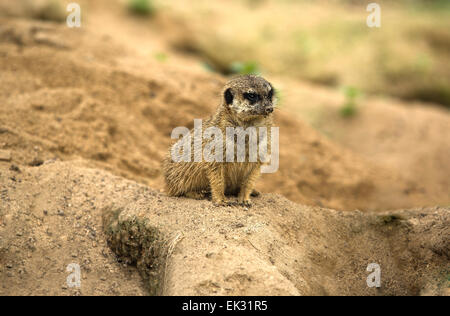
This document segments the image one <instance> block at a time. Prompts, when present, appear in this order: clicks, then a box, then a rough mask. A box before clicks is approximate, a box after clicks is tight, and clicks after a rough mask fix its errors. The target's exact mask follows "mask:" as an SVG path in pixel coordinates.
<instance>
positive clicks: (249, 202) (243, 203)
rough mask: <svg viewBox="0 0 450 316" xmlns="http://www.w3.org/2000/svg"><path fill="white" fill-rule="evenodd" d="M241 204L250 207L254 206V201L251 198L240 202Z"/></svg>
mask: <svg viewBox="0 0 450 316" xmlns="http://www.w3.org/2000/svg"><path fill="white" fill-rule="evenodd" d="M239 205H240V206H244V207H248V208H250V207H252V202H251V201H250V200H245V201H242V202H239Z"/></svg>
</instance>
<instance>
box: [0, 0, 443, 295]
mask: <svg viewBox="0 0 450 316" xmlns="http://www.w3.org/2000/svg"><path fill="white" fill-rule="evenodd" d="M114 8H115V7H114V6H112V10H111V12H113V13H111V14H115V13H114V12H115V11H114V10H115V9H114ZM91 9H92V10H93V11H92V12H91V14H92V15H93V14H94V13H93V12H95V6H94V5H92V8H91ZM108 14H109V13H105V12H103V11H101V12H100V11H98V15H96V16H98V19H96V20H95V21H92V22H90V23H87V26H86V27H83V28H81V29H72V30H71V29H68V28H66V27H65V26H64V25H61V24H57V23H52V22H42V21H37V20H30V19H27V18H25V19H24V18H20V17H19V18H16V17H1V18H0V69H1V77H0V100H1V106H0V175H1V176H0V185H1V186H0V196H1V204H0V284H1V288H0V291H1V292H0V294H5V295H11V294H21V295H25V294H43V295H48V294H57V295H64V294H69V295H74V294H75V295H76V294H82V295H114V294H117V295H127V294H133V295H134V294H136V295H145V294H149V293H150V294H164V295H176V294H200V295H209V294H234V295H242V294H275V295H279V294H289V295H291V294H292V295H297V294H303V295H308V294H316V295H317V294H331V295H332V294H341V295H344V294H353V295H354V294H364V295H389V294H398V295H405V294H412V295H418V294H424V295H426V294H444V295H445V294H448V289H447V287H448V271H449V268H450V267H449V264H448V262H449V260H448V254H449V248H448V246H449V244H448V239H449V238H448V237H449V235H450V234H449V230H448V227H449V225H448V221H449V209H448V207H446V206H448V205H449V202H450V198H449V190H448V178H449V175H450V171H449V165H448V163H446V162H447V160H448V159H447V158H448V153H449V148H450V141H449V137H448V133H446V131H447V130H448V125H449V122H450V116H449V115H448V112H445V111H443V110H439V109H434V108H430V107H428V106H426V105H420V104H416V105H415V107H414V109H407V108H406V106H407V104H404V103H400V102H398V101H395V100H388V99H382V100H378V99H368V100H366V101H365V106H364V108H363V110H362V111H361V113H362V115H361V117H358V118H357V119H354V120H353V121H351V122H350V123H346V122H342V121H341V119H340V118H339V117H335V116H333V114H332V113H334V112H332V111H327V109H330V108H333V107H335V108H336V107H337V106H338V104H339V102H340V100H339V97H338V93H336V92H333V91H331V90H330V91H328V90H326V89H321V88H320V89H319V88H315V87H309V86H307V85H305V84H302V83H292V82H288V81H283V79H278V78H274V82H275V83H277V82H278V83H279V84H281V85H284V87H285V88H284V90H285V91H292V92H290V93H288V94H287V95H286V98H285V99H284V102H285V106H283V107H282V108H281V109H280V110H279V111H277V113H276V122H277V124H278V126H280V170H279V171H278V172H277V173H275V174H270V175H265V176H264V177H263V178H262V179H261V181H260V182H259V184H258V187H259V189H260V190H261V191H263V192H267V193H271V194H264V195H263V196H262V197H261V198H259V199H257V200H256V205H255V206H254V207H253V208H252V209H250V210H245V209H243V208H225V209H221V208H213V207H211V204H210V202H209V201H192V200H187V199H170V198H167V197H166V196H165V195H164V192H163V188H164V185H163V180H162V174H161V170H160V163H161V160H162V158H163V156H164V155H165V153H166V150H167V148H168V146H169V144H170V142H171V140H170V137H169V136H170V132H171V131H172V129H173V128H174V127H177V126H187V127H192V125H193V119H194V118H202V117H206V116H207V115H209V114H211V113H213V111H214V109H215V107H216V106H217V104H218V103H219V102H220V101H219V98H220V95H219V92H220V89H221V86H222V84H223V83H224V82H225V80H226V79H225V78H223V77H221V76H219V75H216V74H212V73H208V72H205V71H204V70H202V69H201V68H200V67H191V66H192V60H191V59H192V58H191V57H186V58H185V57H183V56H177V55H175V57H174V58H173V61H171V62H160V61H157V60H155V59H154V58H144V56H145V54H146V52H147V53H150V52H148V51H147V47H162V46H164V45H165V44H164V42H163V41H162V40H161V38H158V37H157V36H156V35H155V33H157V31H155V27H156V26H158V23H163V24H164V25H166V24H167V23H168V22H167V21H166V20H165V18H161V19H162V21H160V20H159V19H156V20H155V21H152V22H149V29H151V30H153V31H149V30H148V29H146V28H143V27H142V25H139V26H138V25H137V24H135V22H133V20H132V18H131V17H122V18H123V24H124V25H126V26H125V27H122V31H119V29H120V28H121V27H120V25H118V24H117V23H114V18H113V16H110V15H108ZM100 24H101V25H102V28H99V25H100ZM152 27H153V28H152ZM141 29H142V31H140V30H141ZM127 31H128V32H130V33H131V34H134V35H132V36H129V38H127V37H126V36H125V34H127V33H126V32H127ZM131 31H133V32H131ZM139 32H142V33H139ZM116 34H117V36H115V35H116ZM139 35H141V40H142V39H143V38H145V40H142V42H143V44H142V45H138V44H137V43H138V39H139ZM269 80H270V78H269ZM286 87H289V89H286ZM301 104H306V105H301ZM308 104H311V106H309V105H308ZM316 105H317V106H316ZM311 109H313V110H311ZM315 111H324V112H327V113H329V116H325V118H326V119H324V118H323V116H322V117H321V119H320V120H317V119H316V116H314V115H315V113H316V112H315ZM311 113H313V114H311ZM344 126H345V127H346V126H349V127H350V128H349V129H348V130H346V131H345V129H344V128H343V127H344ZM313 127H315V128H317V129H318V130H316V129H314V128H313ZM324 134H325V135H324ZM327 135H328V136H327ZM273 193H278V194H281V195H283V196H284V197H282V196H281V195H277V194H273ZM286 198H287V199H289V200H291V201H293V202H291V201H289V200H287V199H286ZM294 202H297V203H300V204H295V203H294ZM424 206H428V207H424ZM332 209H335V210H336V211H335V210H332ZM356 209H359V211H356ZM400 209H413V210H410V211H406V210H400ZM386 210H398V211H395V212H392V211H391V212H386ZM111 214H113V215H114V216H111ZM141 223H144V224H141ZM135 225H137V226H136V227H137V228H136V227H135ZM130 236H132V237H133V238H131V237H130ZM130 238H131V239H133V240H132V241H130ZM107 241H108V244H109V246H110V247H108V244H107ZM142 245H145V246H146V247H144V248H145V249H151V252H150V253H148V252H145V251H144V252H142V251H140V250H139V249H141V248H143V247H142ZM147 246H151V247H147ZM371 262H377V263H379V264H380V265H381V266H382V269H383V275H385V277H384V279H383V280H384V281H383V282H384V283H383V285H384V286H383V287H382V288H381V289H380V290H376V289H369V288H367V286H366V285H365V277H366V276H367V272H366V271H365V268H366V267H367V264H369V263H371ZM70 263H77V264H80V266H81V268H82V275H83V279H82V283H83V285H82V287H81V288H80V289H71V288H68V287H67V286H66V285H65V279H66V277H67V274H68V273H67V272H66V270H65V269H66V267H67V265H68V264H70ZM127 263H132V264H133V265H131V266H130V265H127ZM139 275H140V276H141V277H140V276H139ZM267 276H269V277H267Z"/></svg>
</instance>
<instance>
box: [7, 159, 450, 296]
mask: <svg viewBox="0 0 450 316" xmlns="http://www.w3.org/2000/svg"><path fill="white" fill-rule="evenodd" d="M1 173H2V177H1V178H0V179H1V180H0V192H1V193H2V199H3V203H2V213H1V214H2V215H1V217H0V222H1V225H0V260H1V265H0V281H1V282H0V284H1V287H0V294H2V295H5V294H8V295H11V294H19V295H21V294H56V295H66V294H81V295H106V294H109V295H111V294H123V295H125V294H138V295H141V294H145V293H151V294H164V295H210V294H217V295H219V294H226V295H298V294H303V295H323V294H325V295H334V294H335V295H344V294H347V295H356V294H363V295H392V294H395V295H407V294H409V295H418V294H424V295H425V294H448V293H446V292H445V291H446V286H447V283H446V282H447V274H446V273H447V272H446V271H448V268H450V267H449V264H448V262H449V258H448V253H449V248H448V242H447V240H446V238H447V237H448V235H449V233H450V232H449V227H450V225H449V224H450V210H449V209H448V208H439V207H436V208H428V209H426V208H423V209H416V210H410V211H398V212H395V213H383V214H364V213H361V212H339V211H334V210H330V209H323V208H313V207H307V206H302V205H298V204H295V203H292V202H290V201H288V200H287V199H285V198H283V197H282V196H279V195H276V194H267V195H266V194H265V195H263V196H262V197H260V198H256V199H255V207H254V208H252V209H250V210H245V209H244V208H241V207H239V208H231V207H230V208H216V207H212V206H211V203H210V202H209V201H195V200H190V199H184V198H168V197H166V196H165V195H164V194H161V193H159V192H156V191H153V190H151V189H149V188H148V187H146V186H143V185H139V184H137V183H135V182H132V181H127V180H124V179H123V178H120V177H117V176H113V175H111V174H109V173H107V172H103V171H99V170H95V169H88V168H85V167H83V166H82V163H75V162H71V163H47V164H45V165H43V166H41V167H37V168H26V169H24V170H22V171H21V172H20V173H18V172H17V171H2V172H1ZM102 216H103V223H104V224H103V226H102ZM106 240H108V242H109V245H110V246H111V248H112V249H113V250H114V252H115V253H113V252H112V251H111V250H110V249H109V248H108V247H107V244H106ZM115 255H118V257H116V256H115ZM72 263H75V264H79V265H80V267H81V276H82V279H81V288H79V289H75V288H68V287H67V285H66V278H67V276H68V275H69V272H67V271H66V267H67V265H69V264H72ZM125 263H135V264H136V266H137V269H138V271H139V272H140V274H141V275H142V277H143V280H144V282H142V281H140V280H139V279H137V276H138V274H137V273H134V271H135V268H132V267H129V266H127V265H125V266H124V264H125ZM370 263H378V264H379V265H380V267H381V271H382V279H381V280H382V286H381V288H380V289H376V288H368V287H367V285H366V278H367V276H368V275H369V273H368V272H366V268H367V266H368V264H370Z"/></svg>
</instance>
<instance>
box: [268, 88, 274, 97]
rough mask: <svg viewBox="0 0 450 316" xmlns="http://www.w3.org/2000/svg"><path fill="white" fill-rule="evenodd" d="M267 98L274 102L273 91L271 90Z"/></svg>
mask: <svg viewBox="0 0 450 316" xmlns="http://www.w3.org/2000/svg"><path fill="white" fill-rule="evenodd" d="M267 97H268V98H269V99H270V100H272V98H273V89H270V91H269V94H268V95H267Z"/></svg>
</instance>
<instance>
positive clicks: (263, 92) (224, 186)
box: [163, 75, 275, 207]
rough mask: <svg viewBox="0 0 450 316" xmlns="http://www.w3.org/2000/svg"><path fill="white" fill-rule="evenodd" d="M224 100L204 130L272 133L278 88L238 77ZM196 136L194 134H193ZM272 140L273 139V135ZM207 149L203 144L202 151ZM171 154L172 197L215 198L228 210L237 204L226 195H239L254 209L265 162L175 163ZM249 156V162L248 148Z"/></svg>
mask: <svg viewBox="0 0 450 316" xmlns="http://www.w3.org/2000/svg"><path fill="white" fill-rule="evenodd" d="M221 98H222V102H221V104H220V105H219V107H218V108H217V110H216V112H215V114H214V115H213V116H212V117H210V118H209V119H208V120H206V121H203V122H202V128H203V130H205V129H206V128H208V127H212V126H214V127H217V128H219V129H220V130H221V131H222V133H223V135H226V129H227V127H235V128H236V127H242V128H243V129H246V128H248V127H256V128H258V127H266V128H268V129H269V130H270V128H271V127H272V126H273V118H272V113H273V110H274V104H275V100H274V99H275V96H274V88H273V86H272V84H270V83H269V82H268V81H266V80H265V79H264V78H262V77H260V76H255V75H244V76H238V77H234V78H232V79H231V80H230V81H229V82H228V83H226V85H225V87H224V88H223V90H222V94H221ZM193 133H194V131H193V130H191V131H190V134H191V135H193ZM235 137H236V135H234V137H233V139H232V140H231V141H234V140H235V139H234V138H235ZM244 138H245V136H244ZM268 138H269V139H270V135H269V136H268ZM227 141H230V139H227V138H226V137H225V140H224V143H226V142H227ZM246 141H247V140H246ZM192 144H193V141H192ZM192 144H190V145H192ZM173 146H174V145H173ZM173 146H172V147H173ZM204 146H205V144H204V143H202V148H204ZM172 147H171V149H172ZM225 148H226V144H224V146H223V149H224V150H225ZM171 152H172V151H171V150H169V155H168V156H167V157H166V158H165V159H164V161H163V171H164V176H165V182H166V191H167V194H168V195H169V196H185V197H188V198H194V199H203V198H205V197H206V195H209V194H211V199H212V202H213V204H214V205H216V206H228V205H234V204H235V203H232V202H230V201H229V200H228V199H227V198H226V195H237V196H238V204H239V205H243V206H247V207H250V206H251V200H250V196H258V195H259V193H258V192H257V191H255V190H254V189H253V188H254V185H255V182H256V180H257V178H258V176H259V174H260V167H261V165H262V164H263V162H262V161H261V160H257V161H256V162H250V161H249V160H248V159H246V160H245V161H244V162H237V161H236V160H234V161H233V162H228V161H223V162H217V161H213V162H206V161H201V162H194V161H193V160H190V161H189V162H184V161H182V162H174V161H173V159H172V156H171ZM235 153H236V151H235ZM245 154H246V158H248V156H249V153H248V148H246V153H245ZM191 157H192V156H191Z"/></svg>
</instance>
